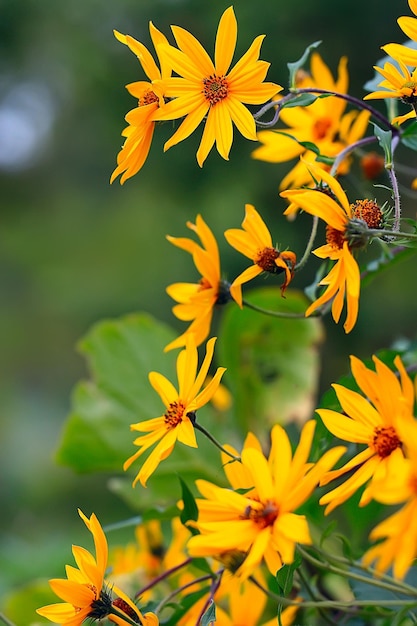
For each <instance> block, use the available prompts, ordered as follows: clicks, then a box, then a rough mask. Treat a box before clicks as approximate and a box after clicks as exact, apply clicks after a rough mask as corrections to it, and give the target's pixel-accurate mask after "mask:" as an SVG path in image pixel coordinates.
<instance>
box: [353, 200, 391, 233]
mask: <svg viewBox="0 0 417 626" xmlns="http://www.w3.org/2000/svg"><path fill="white" fill-rule="evenodd" d="M350 208H351V210H352V217H353V218H357V219H360V220H363V221H364V222H365V223H366V224H367V225H368V226H369V228H381V224H382V221H383V217H384V215H383V213H382V211H381V209H380V208H379V206H378V205H377V203H376V202H374V201H373V200H367V199H365V200H356V202H355V203H354V204H351V205H350Z"/></svg>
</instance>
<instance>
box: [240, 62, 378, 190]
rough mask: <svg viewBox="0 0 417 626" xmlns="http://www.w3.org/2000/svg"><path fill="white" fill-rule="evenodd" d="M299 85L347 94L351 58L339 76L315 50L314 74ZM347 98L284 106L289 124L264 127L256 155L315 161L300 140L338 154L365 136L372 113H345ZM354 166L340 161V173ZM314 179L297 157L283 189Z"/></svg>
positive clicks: (271, 160) (329, 154)
mask: <svg viewBox="0 0 417 626" xmlns="http://www.w3.org/2000/svg"><path fill="white" fill-rule="evenodd" d="M297 87H298V88H311V87H316V88H318V89H327V90H328V91H333V92H337V93H341V94H346V93H347V89H348V72H347V58H346V57H342V58H341V59H340V62H339V67H338V77H337V79H336V80H335V79H334V78H333V76H332V74H331V72H330V70H329V68H328V67H327V65H326V64H325V63H324V62H323V60H322V58H321V56H320V55H319V54H318V53H317V52H315V53H313V54H312V55H311V74H307V73H306V72H302V73H301V74H299V78H298V80H297ZM277 100H279V97H278V98H277ZM346 106H347V102H346V100H343V99H341V98H335V97H331V96H330V97H326V98H318V99H317V100H316V101H315V102H313V104H311V105H309V106H307V107H302V106H298V107H288V108H286V107H284V108H283V109H282V110H281V112H280V120H281V121H282V122H284V124H286V126H287V128H285V127H284V128H279V129H274V130H261V131H259V132H258V140H259V142H260V143H261V144H262V145H260V146H259V148H257V149H256V150H255V151H254V152H253V153H252V157H253V158H254V159H259V160H260V161H267V162H269V163H284V162H286V161H290V160H292V159H295V158H297V157H299V156H301V155H303V158H304V160H306V161H315V160H316V156H317V155H316V154H315V153H314V152H312V151H311V150H308V148H306V147H305V146H303V145H301V144H300V143H299V142H309V143H313V144H315V145H316V146H317V148H318V149H319V150H320V154H322V155H324V156H327V157H335V156H336V155H337V154H339V152H341V151H342V150H343V149H344V148H346V147H347V146H348V145H351V144H353V143H354V142H355V141H358V140H359V139H361V138H362V137H363V135H364V134H365V131H366V129H367V126H368V120H369V113H368V112H367V111H362V112H361V113H359V114H358V113H357V112H356V111H349V112H348V113H345V110H346ZM317 164H318V165H319V167H321V168H324V169H326V168H327V167H328V166H326V165H325V164H324V163H321V162H320V163H319V162H317ZM349 168H350V159H349V158H345V159H344V160H343V161H342V162H341V163H340V165H339V168H338V174H346V173H347V172H348V171H349ZM310 183H311V179H310V178H309V176H308V172H307V171H306V169H305V168H304V167H303V165H302V163H300V161H299V160H297V163H296V164H295V166H294V167H293V168H292V169H291V171H290V172H289V173H288V174H287V175H286V176H285V177H284V178H283V180H282V181H281V184H280V189H287V188H288V187H302V186H303V185H307V184H310Z"/></svg>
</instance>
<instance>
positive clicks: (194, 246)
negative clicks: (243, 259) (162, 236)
mask: <svg viewBox="0 0 417 626" xmlns="http://www.w3.org/2000/svg"><path fill="white" fill-rule="evenodd" d="M187 226H188V228H190V229H191V230H193V231H194V232H195V233H196V234H197V235H198V237H199V238H200V241H201V244H202V245H199V244H198V243H197V242H195V241H194V240H193V239H189V238H188V237H170V236H167V239H168V241H170V242H171V243H172V244H174V246H177V247H178V248H181V249H182V250H185V251H186V252H189V253H190V254H191V255H192V257H193V261H194V264H195V266H196V268H197V269H198V271H199V272H200V274H201V279H200V280H199V282H198V283H174V284H173V285H170V286H169V287H167V293H168V295H170V296H171V298H173V299H174V300H176V302H178V304H176V305H175V306H174V307H173V309H172V312H173V313H174V315H175V316H176V317H178V319H180V320H183V321H187V322H188V321H191V324H190V326H189V327H188V328H187V330H186V331H185V332H184V333H183V334H182V335H180V337H178V338H177V339H175V340H174V341H171V343H169V344H168V345H167V346H166V348H165V351H168V350H172V349H173V348H180V347H181V346H183V345H185V342H186V338H187V335H189V334H190V333H191V334H194V338H195V342H196V345H197V346H199V345H200V344H201V343H203V341H205V339H207V337H208V335H209V332H210V326H211V320H212V318H213V311H214V307H215V306H216V305H217V304H225V303H226V302H227V301H228V299H229V292H228V290H227V289H226V287H225V285H224V283H223V282H222V280H221V276H220V256H219V249H218V246H217V241H216V239H215V237H214V235H213V233H212V231H211V230H210V228H209V227H208V226H207V224H206V223H205V221H204V220H203V218H202V217H201V215H197V219H196V223H195V224H193V223H192V222H187Z"/></svg>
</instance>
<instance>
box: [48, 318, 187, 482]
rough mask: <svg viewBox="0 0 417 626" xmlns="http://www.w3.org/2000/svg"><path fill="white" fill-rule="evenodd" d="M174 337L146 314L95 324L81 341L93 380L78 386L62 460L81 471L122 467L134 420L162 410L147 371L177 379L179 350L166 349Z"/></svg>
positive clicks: (128, 451)
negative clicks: (177, 355)
mask: <svg viewBox="0 0 417 626" xmlns="http://www.w3.org/2000/svg"><path fill="white" fill-rule="evenodd" d="M173 337H174V335H173V332H172V331H171V330H170V329H169V328H168V327H167V326H164V325H163V324H161V323H159V322H156V321H155V320H154V319H153V318H152V317H150V316H148V315H145V314H137V315H130V316H128V317H125V318H122V319H120V320H111V321H104V322H100V323H99V324H97V325H96V326H94V327H93V328H92V330H91V331H90V332H89V333H88V335H87V336H86V337H85V338H84V339H83V340H82V341H81V342H80V344H79V349H80V351H81V352H82V354H84V355H85V356H86V358H87V360H88V364H89V369H90V371H91V378H92V380H91V381H87V382H85V381H83V382H80V383H79V384H78V385H77V386H76V388H75V391H74V394H73V411H72V412H71V414H70V415H69V417H68V420H67V423H66V425H65V428H64V433H63V438H62V441H61V445H60V448H59V450H58V452H57V458H58V461H59V462H60V463H62V464H65V465H69V466H71V467H72V468H73V469H75V470H76V471H79V472H92V471H114V470H117V471H120V470H121V467H122V464H123V462H124V461H125V460H126V459H127V457H128V456H129V455H130V454H132V453H133V452H134V447H133V445H132V442H133V439H134V437H133V434H132V432H131V431H130V424H132V423H134V422H138V421H141V420H145V419H149V418H151V417H157V416H158V415H160V414H161V409H162V404H161V400H160V398H159V396H158V395H157V394H156V393H155V391H154V390H153V389H152V387H151V385H150V384H149V380H148V374H149V372H150V371H151V370H156V371H158V372H161V373H163V374H165V375H166V376H168V377H169V378H170V379H172V380H173V381H174V383H175V377H174V374H175V359H176V353H175V352H174V353H171V352H170V353H168V354H166V353H164V352H163V348H164V346H166V345H167V343H168V342H169V341H171V340H172V339H173Z"/></svg>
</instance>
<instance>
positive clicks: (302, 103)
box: [281, 93, 319, 109]
mask: <svg viewBox="0 0 417 626" xmlns="http://www.w3.org/2000/svg"><path fill="white" fill-rule="evenodd" d="M318 97H319V96H315V95H314V94H312V93H301V94H300V95H299V96H295V97H294V98H291V99H290V100H287V101H286V102H284V104H283V105H282V107H281V109H291V108H292V107H308V106H309V105H310V104H313V102H315V101H316V100H317V98H318Z"/></svg>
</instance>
